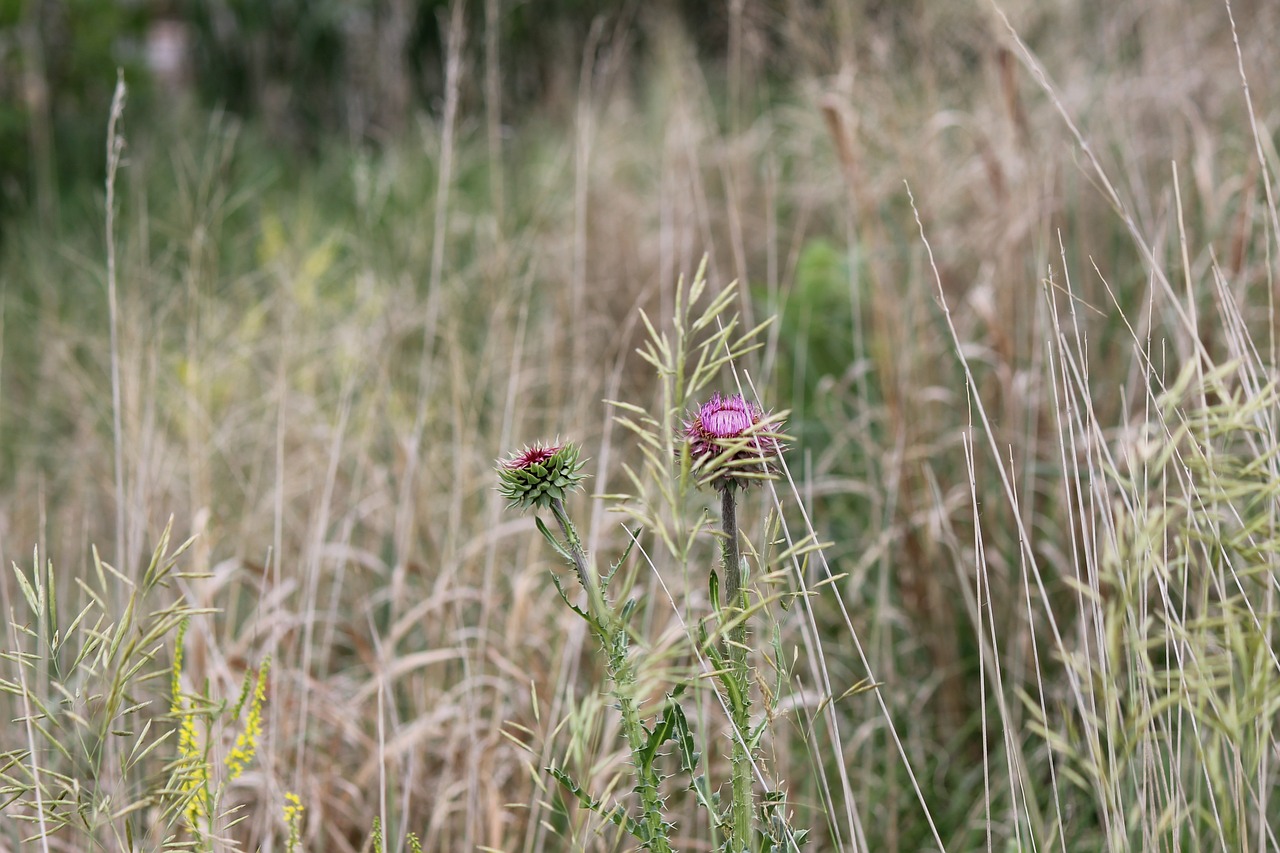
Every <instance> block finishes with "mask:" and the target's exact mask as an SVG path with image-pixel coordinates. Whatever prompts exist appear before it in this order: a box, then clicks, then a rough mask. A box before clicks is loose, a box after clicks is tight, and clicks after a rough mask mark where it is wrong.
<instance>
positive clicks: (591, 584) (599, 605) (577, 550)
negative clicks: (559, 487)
mask: <svg viewBox="0 0 1280 853" xmlns="http://www.w3.org/2000/svg"><path fill="white" fill-rule="evenodd" d="M551 514H552V515H554V516H555V517H556V521H557V522H558V523H559V524H560V530H561V531H562V532H563V533H564V539H565V544H566V545H568V550H569V556H570V557H572V558H573V567H574V568H575V569H576V570H577V572H578V582H579V583H581V584H582V588H583V589H584V590H586V592H587V599H588V601H589V608H588V612H590V613H591V615H592V617H593V618H595V620H596V621H597V622H598V623H599V625H600V630H601V631H602V632H605V633H606V634H612V631H613V629H612V628H611V627H610V623H611V621H612V618H613V614H612V612H611V611H610V610H609V608H608V606H607V605H606V603H605V600H604V593H602V592H601V591H600V579H599V578H597V577H596V574H595V572H594V571H593V570H592V568H591V566H590V565H589V564H588V563H587V552H586V551H585V550H584V549H583V547H582V539H581V538H580V537H579V536H578V529H577V528H576V527H574V525H573V522H572V521H570V520H569V514H568V513H567V512H565V509H564V502H563V501H561V500H560V499H559V498H556V499H554V500H552V501H551ZM602 636H603V635H602Z"/></svg>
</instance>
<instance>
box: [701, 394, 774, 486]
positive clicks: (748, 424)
mask: <svg viewBox="0 0 1280 853" xmlns="http://www.w3.org/2000/svg"><path fill="white" fill-rule="evenodd" d="M780 426H781V423H780V422H778V421H773V420H771V419H770V417H769V415H768V413H766V412H765V411H764V410H763V409H761V408H760V407H759V406H757V405H756V404H755V403H753V402H751V401H750V400H748V399H746V398H745V397H743V396H742V395H741V394H734V395H733V396H730V397H722V396H720V394H719V393H716V394H712V395H711V399H710V400H708V401H707V402H705V403H703V404H702V405H701V406H699V407H698V410H697V411H696V412H694V413H693V414H692V417H691V418H690V420H687V421H685V422H684V434H683V438H684V440H685V442H686V443H687V444H688V446H689V456H690V458H691V459H692V460H693V464H694V466H695V468H700V469H705V470H700V471H699V476H700V479H701V480H702V482H704V483H706V482H711V483H715V484H716V486H717V487H718V488H724V487H728V486H734V485H740V486H745V485H747V484H748V483H749V482H750V480H752V479H760V478H761V477H767V476H769V475H771V474H774V473H776V470H777V469H776V468H775V467H774V465H773V464H772V463H773V462H774V461H775V460H776V458H777V456H778V454H780V453H781V452H782V451H783V450H784V449H785V448H784V446H783V444H782V442H781V441H780V436H778V435H777V433H776V430H777V429H778V427H780Z"/></svg>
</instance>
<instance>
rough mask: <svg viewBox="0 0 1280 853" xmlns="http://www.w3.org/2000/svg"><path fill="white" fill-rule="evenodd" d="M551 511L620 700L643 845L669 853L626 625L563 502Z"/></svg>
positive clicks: (653, 852)
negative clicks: (644, 837)
mask: <svg viewBox="0 0 1280 853" xmlns="http://www.w3.org/2000/svg"><path fill="white" fill-rule="evenodd" d="M551 513H552V515H554V516H555V517H556V521H557V522H558V523H559V524H560V530H561V531H562V532H563V533H564V538H565V545H566V546H567V550H568V552H569V556H570V557H572V558H573V567H574V568H575V569H576V570H577V572H578V580H579V581H580V582H581V583H582V588H583V589H585V590H586V592H587V599H588V605H587V606H588V612H589V614H590V616H591V618H592V620H593V621H594V623H595V624H594V627H595V630H596V634H597V636H599V638H600V642H601V643H602V644H603V645H604V652H605V656H606V658H607V668H608V671H609V679H610V680H611V681H612V682H613V696H614V698H615V699H617V700H618V712H619V713H620V714H621V715H622V733H623V735H624V736H625V737H626V739H627V746H629V747H630V748H631V760H632V763H633V764H634V766H635V769H636V777H637V779H636V782H637V784H636V792H637V793H638V794H639V795H640V810H641V812H642V818H643V819H642V823H643V825H644V828H645V832H646V834H647V836H648V839H647V840H646V841H645V842H644V845H645V847H646V848H647V849H649V850H650V851H651V853H671V842H670V841H669V840H668V838H667V836H668V834H669V832H670V828H669V827H668V825H667V823H666V821H664V820H663V819H662V796H661V794H660V793H659V789H658V784H659V781H660V780H659V779H658V774H657V771H655V770H654V769H653V760H652V758H648V759H646V758H645V742H646V741H647V740H648V737H647V735H646V732H645V729H644V724H643V723H642V722H641V720H640V709H639V707H638V706H637V704H636V701H635V684H636V671H635V665H634V664H633V663H632V660H631V656H630V655H629V654H628V652H627V626H626V625H624V624H623V623H622V621H621V620H620V619H618V618H616V616H615V615H614V613H613V610H612V609H611V608H610V607H609V605H608V602H607V601H606V600H605V597H604V591H603V590H601V589H600V580H599V578H597V577H596V574H595V571H594V570H593V569H592V567H591V566H590V564H589V563H588V562H587V552H586V551H585V550H584V549H583V547H582V539H581V538H580V537H579V536H578V530H577V528H576V527H574V525H573V522H572V521H570V520H569V515H568V513H566V512H565V509H564V502H563V501H560V500H553V501H552V502H551Z"/></svg>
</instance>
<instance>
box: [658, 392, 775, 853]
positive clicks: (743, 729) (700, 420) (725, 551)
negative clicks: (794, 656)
mask: <svg viewBox="0 0 1280 853" xmlns="http://www.w3.org/2000/svg"><path fill="white" fill-rule="evenodd" d="M779 426H781V422H780V421H778V420H775V419H773V418H772V417H771V416H769V415H767V414H766V413H765V412H764V411H763V410H762V409H761V408H760V407H759V406H757V405H756V404H755V403H753V402H751V401H749V400H747V399H746V398H745V397H744V396H742V395H741V394H735V395H733V396H730V397H721V396H720V394H719V393H716V394H713V395H712V397H711V399H710V400H708V401H707V402H706V403H704V404H703V405H702V406H700V407H699V408H698V410H697V411H696V412H694V413H693V415H692V417H691V419H690V420H688V421H685V424H684V431H683V437H684V447H683V448H682V450H686V451H687V452H688V455H689V460H690V464H691V470H692V471H693V472H696V474H697V476H698V481H699V482H700V483H702V484H705V485H709V486H711V487H712V488H714V489H715V490H716V491H717V492H719V493H720V523H721V533H722V534H723V537H724V541H723V543H722V552H721V569H722V571H723V572H724V578H725V582H724V598H723V599H722V600H720V601H718V602H717V601H716V598H717V592H718V589H717V587H718V584H717V583H716V582H715V580H714V577H715V575H714V572H713V573H712V578H713V580H712V585H711V586H712V590H713V591H712V605H713V606H715V607H717V608H718V610H719V615H720V622H721V625H722V627H723V628H724V629H725V640H724V650H723V654H722V655H716V663H717V667H716V670H717V672H718V674H719V676H720V680H721V683H722V684H723V685H724V687H725V693H726V695H727V697H728V704H729V716H730V721H731V722H732V724H733V729H734V731H733V736H732V748H731V753H732V755H731V759H730V760H731V762H732V766H733V778H732V793H733V799H732V802H731V804H730V807H729V821H728V826H729V828H730V832H729V839H730V844H729V847H728V849H730V850H731V851H735V853H736V851H745V850H748V849H750V848H749V840H750V838H751V836H752V820H751V818H752V813H753V811H754V796H753V791H754V787H755V786H754V784H753V782H752V778H751V762H752V744H754V743H755V742H756V739H755V738H749V732H750V730H751V681H752V678H751V670H750V667H749V666H748V663H747V652H748V647H747V602H746V596H745V594H744V591H743V581H744V580H745V577H744V575H745V574H746V567H745V565H744V564H743V561H742V556H741V551H740V549H739V536H738V492H739V491H740V490H741V489H745V488H746V487H747V486H748V485H749V484H750V483H751V482H752V481H753V480H758V479H762V478H767V477H771V476H773V475H774V473H775V468H774V465H773V462H774V461H775V460H776V458H777V456H778V455H779V454H781V453H782V451H783V444H782V440H781V439H782V436H780V435H779V434H778V433H777V432H776V429H777V428H778V427H779ZM748 741H750V743H749V742H748Z"/></svg>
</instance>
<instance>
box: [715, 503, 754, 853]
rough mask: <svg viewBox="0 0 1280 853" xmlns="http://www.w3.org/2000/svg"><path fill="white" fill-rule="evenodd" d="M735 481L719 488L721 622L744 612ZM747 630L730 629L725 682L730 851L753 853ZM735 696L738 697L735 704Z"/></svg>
mask: <svg viewBox="0 0 1280 853" xmlns="http://www.w3.org/2000/svg"><path fill="white" fill-rule="evenodd" d="M735 491H736V489H735V486H734V483H733V481H732V480H728V479H726V480H724V481H723V484H722V485H721V486H720V519H721V525H722V528H723V530H724V552H723V559H724V575H725V597H724V603H723V604H722V605H721V614H722V621H725V622H727V621H733V620H737V619H740V617H741V615H742V611H743V608H744V604H745V602H744V600H743V594H742V554H741V552H740V551H739V548H738V500H737V495H736V494H735ZM746 642H747V626H746V623H745V621H738V622H737V623H736V624H735V625H734V626H733V627H732V628H730V629H729V633H728V638H727V643H726V645H727V646H728V656H729V672H728V673H727V674H726V675H725V678H726V679H731V680H732V681H733V682H735V683H736V685H737V688H738V689H737V690H729V691H727V693H728V694H729V714H730V717H731V722H732V723H733V729H734V731H733V752H732V755H731V758H730V761H731V763H732V766H733V777H732V787H733V801H732V805H731V807H730V817H731V821H730V826H731V827H732V830H733V838H732V845H731V847H730V849H732V850H741V851H746V850H750V849H751V802H752V787H753V786H752V782H751V755H750V753H749V752H748V750H747V745H746V739H747V738H748V737H749V736H750V733H751V717H750V711H751V699H750V694H749V692H748V691H749V689H750V686H751V676H750V671H749V670H748V667H747V646H746ZM735 696H737V697H739V698H738V699H736V700H735V698H734V697H735Z"/></svg>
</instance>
